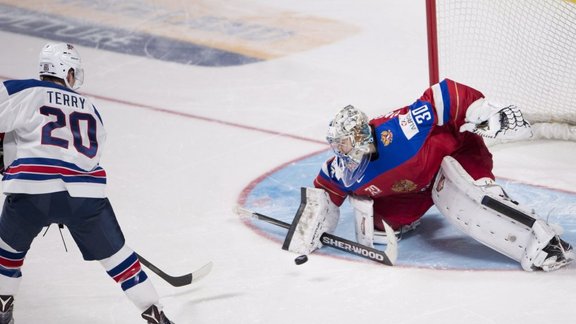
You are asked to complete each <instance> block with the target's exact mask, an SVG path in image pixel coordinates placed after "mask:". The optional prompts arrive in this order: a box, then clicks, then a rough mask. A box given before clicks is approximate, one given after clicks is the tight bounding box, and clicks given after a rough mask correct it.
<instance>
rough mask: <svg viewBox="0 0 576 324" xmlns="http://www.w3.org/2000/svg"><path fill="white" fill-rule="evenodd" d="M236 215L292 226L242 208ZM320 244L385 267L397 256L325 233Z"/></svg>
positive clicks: (238, 209)
mask: <svg viewBox="0 0 576 324" xmlns="http://www.w3.org/2000/svg"><path fill="white" fill-rule="evenodd" d="M236 213H237V214H238V215H240V216H250V217H251V218H255V219H259V220H262V221H265V222H267V223H270V224H273V225H276V226H279V227H282V228H285V229H290V226H291V225H290V224H289V223H286V222H283V221H281V220H278V219H275V218H272V217H270V216H266V215H264V214H260V213H257V212H253V211H250V210H248V209H246V208H243V207H240V206H237V207H236ZM320 242H322V244H323V245H326V246H330V247H332V248H335V249H337V250H340V251H344V252H348V253H351V254H354V255H357V256H359V257H362V258H366V259H369V260H372V261H375V262H378V263H381V264H384V265H388V266H392V265H394V262H395V261H396V260H395V259H396V258H395V256H393V257H389V255H388V254H387V253H386V252H385V251H381V250H378V249H375V248H371V247H368V246H365V245H362V244H359V243H356V242H353V241H350V240H347V239H345V238H341V237H339V236H336V235H333V234H330V233H323V234H322V236H321V237H320Z"/></svg>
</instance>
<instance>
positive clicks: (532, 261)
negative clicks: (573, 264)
mask: <svg viewBox="0 0 576 324" xmlns="http://www.w3.org/2000/svg"><path fill="white" fill-rule="evenodd" d="M494 186H495V184H494V183H491V184H488V183H485V184H484V185H479V183H478V182H475V181H474V179H473V178H472V177H471V176H470V175H469V174H468V173H467V172H466V171H465V170H464V169H463V168H462V166H461V165H460V164H459V163H458V162H457V161H456V160H455V159H454V158H452V157H445V158H444V160H443V161H442V166H441V168H440V172H439V173H438V175H437V177H436V181H435V183H434V187H433V190H432V199H433V200H434V203H435V204H436V206H437V207H438V209H439V210H440V212H441V213H442V214H443V215H444V216H445V217H446V218H447V219H448V220H449V221H451V222H452V223H453V224H454V225H456V226H457V227H458V228H459V229H460V230H462V231H463V232H464V233H466V234H468V235H470V236H471V237H472V238H474V239H476V240H477V241H479V242H480V243H482V244H484V245H486V246H488V247H490V248H492V249H493V250H496V251H498V252H500V253H502V254H504V255H506V256H508V257H510V258H512V259H514V260H516V261H518V262H520V264H521V265H522V268H523V269H524V270H526V271H532V270H534V269H538V268H543V265H545V264H546V260H548V262H550V261H551V260H550V259H549V257H548V253H547V252H546V251H544V250H545V247H546V246H548V245H549V243H550V241H551V240H552V239H553V238H557V235H558V234H557V232H556V231H555V229H554V228H553V227H552V226H550V225H548V224H547V223H545V222H544V221H542V220H537V219H536V218H535V217H534V214H533V212H532V211H527V210H524V209H522V208H521V207H519V206H518V205H517V204H516V203H515V202H513V201H511V200H510V199H508V198H506V196H505V194H496V193H497V192H498V191H501V192H502V193H503V190H501V189H500V190H495V189H496V188H494ZM558 239H559V238H558ZM558 261H559V260H558ZM568 262H569V261H568ZM556 263H558V262H556ZM566 264H567V263H566ZM557 265H558V264H557ZM564 265H565V264H564ZM561 266H563V265H560V267H561Z"/></svg>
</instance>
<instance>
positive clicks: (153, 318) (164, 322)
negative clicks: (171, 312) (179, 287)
mask: <svg viewBox="0 0 576 324" xmlns="http://www.w3.org/2000/svg"><path fill="white" fill-rule="evenodd" d="M142 318H143V319H145V320H146V321H147V323H148V324H174V322H172V321H171V320H169V319H168V318H167V317H166V315H164V312H163V311H160V310H159V309H158V307H157V306H156V305H152V306H150V307H148V309H147V310H145V311H144V312H143V313H142Z"/></svg>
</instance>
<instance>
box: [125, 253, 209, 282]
mask: <svg viewBox="0 0 576 324" xmlns="http://www.w3.org/2000/svg"><path fill="white" fill-rule="evenodd" d="M136 255H137V256H138V259H139V260H140V263H142V264H143V265H145V266H146V267H147V268H148V269H150V271H152V272H154V273H155V274H156V275H158V277H160V278H162V279H164V281H166V282H167V283H169V284H171V285H172V286H174V287H182V286H186V285H189V284H191V283H192V282H196V281H198V280H200V279H202V278H204V277H206V276H207V275H208V274H209V273H210V271H212V262H208V263H207V264H205V265H203V266H202V267H201V268H199V269H198V270H195V271H193V272H192V273H188V274H185V275H182V276H171V275H169V274H167V273H166V272H164V271H162V270H160V269H159V268H158V267H157V266H155V265H154V264H153V263H151V262H150V261H148V260H146V259H145V258H144V257H142V256H141V255H139V254H136Z"/></svg>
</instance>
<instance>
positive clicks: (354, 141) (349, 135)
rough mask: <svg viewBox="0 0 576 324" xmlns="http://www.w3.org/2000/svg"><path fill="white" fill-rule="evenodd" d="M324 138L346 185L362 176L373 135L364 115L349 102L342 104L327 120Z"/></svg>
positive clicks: (348, 185)
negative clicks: (330, 119) (328, 123)
mask: <svg viewBox="0 0 576 324" xmlns="http://www.w3.org/2000/svg"><path fill="white" fill-rule="evenodd" d="M326 139H327V140H328V144H330V147H331V148H332V150H333V151H334V154H335V155H336V158H337V161H336V162H337V163H338V166H339V167H340V169H341V171H342V175H341V178H342V181H343V182H344V185H345V186H346V187H350V186H351V185H352V184H353V183H354V182H355V181H357V180H358V179H359V178H360V177H362V175H363V174H364V171H366V167H367V166H368V162H369V161H370V155H371V144H372V143H374V139H373V138H372V130H371V128H370V125H368V117H367V116H366V114H364V113H363V112H361V111H359V110H358V109H356V108H354V107H353V106H351V105H348V106H346V107H344V108H342V109H341V110H340V111H339V112H338V113H337V114H336V116H335V117H334V119H333V120H332V121H331V122H330V126H329V127H328V135H327V136H326Z"/></svg>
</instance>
